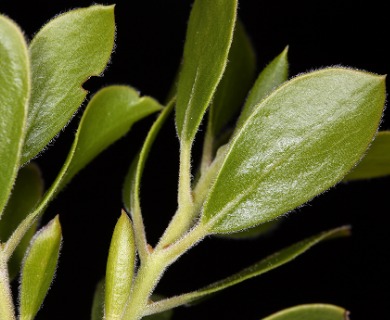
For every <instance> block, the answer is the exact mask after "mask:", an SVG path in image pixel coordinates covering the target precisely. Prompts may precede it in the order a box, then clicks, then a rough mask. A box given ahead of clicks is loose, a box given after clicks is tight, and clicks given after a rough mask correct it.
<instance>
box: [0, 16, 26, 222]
mask: <svg viewBox="0 0 390 320" xmlns="http://www.w3.org/2000/svg"><path fill="white" fill-rule="evenodd" d="M29 77H30V75H29V59H28V51H27V44H26V41H25V40H24V37H23V34H22V32H21V30H20V29H19V27H18V26H17V25H16V24H15V23H14V22H13V21H12V20H10V19H8V18H6V17H4V16H2V15H0V164H1V165H0V186H1V188H0V217H1V214H2V211H3V209H4V207H5V205H6V203H7V200H8V197H9V195H10V192H11V189H12V186H13V184H14V181H15V178H16V175H17V172H18V169H19V162H20V157H21V151H22V146H23V139H24V134H25V123H26V117H27V106H28V99H29V93H30V92H29V90H30V81H29Z"/></svg>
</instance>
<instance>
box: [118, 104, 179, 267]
mask: <svg viewBox="0 0 390 320" xmlns="http://www.w3.org/2000/svg"><path fill="white" fill-rule="evenodd" d="M174 105H175V100H174V99H173V100H171V102H170V103H168V105H167V106H166V107H165V108H164V109H163V110H162V111H161V113H160V115H159V117H158V118H157V120H156V121H155V122H154V123H153V125H152V127H151V128H150V130H149V133H148V135H147V137H146V139H145V142H144V144H143V146H142V149H141V151H140V153H139V154H138V155H137V157H136V158H135V159H134V160H133V162H132V163H131V165H130V168H129V170H128V173H127V175H126V177H125V181H124V184H123V189H122V199H123V203H124V207H125V209H126V210H127V211H128V212H130V213H131V217H132V219H133V226H134V233H135V239H136V244H137V248H138V254H139V257H140V259H141V261H142V259H143V258H144V257H145V256H147V255H148V248H147V245H148V244H147V240H146V235H145V227H144V223H143V219H142V213H141V202H140V186H141V178H142V174H143V170H144V167H145V164H146V161H147V158H148V155H149V152H150V149H151V147H152V145H153V143H154V141H155V139H156V137H157V135H158V133H159V131H160V129H161V127H162V125H163V124H164V123H165V121H166V119H167V118H168V116H169V115H170V114H171V111H172V109H173V107H174Z"/></svg>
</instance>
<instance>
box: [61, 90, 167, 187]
mask: <svg viewBox="0 0 390 320" xmlns="http://www.w3.org/2000/svg"><path fill="white" fill-rule="evenodd" d="M161 108H162V107H161V105H160V104H159V103H158V102H157V101H156V100H154V99H152V98H150V97H139V94H138V92H137V91H135V90H134V89H132V88H131V87H128V86H108V87H105V88H103V89H101V90H99V91H98V92H97V93H96V94H95V95H94V96H93V97H92V99H91V101H90V102H89V104H88V106H87V108H86V110H85V112H84V113H83V116H82V118H81V121H80V125H79V128H78V131H77V134H76V138H75V141H74V143H73V145H72V149H71V151H70V153H69V155H68V158H67V163H68V166H66V168H67V169H66V170H67V171H66V173H65V176H64V178H63V180H62V185H65V184H66V183H68V182H69V181H70V180H71V179H72V178H73V176H74V175H75V174H76V173H78V172H79V171H80V170H81V169H83V168H84V167H85V166H86V165H87V164H88V163H89V162H90V161H92V160H93V159H94V158H95V157H96V156H97V155H98V154H99V153H101V152H102V151H103V150H105V149H106V148H107V147H109V146H110V145H111V144H113V143H114V142H115V141H117V140H118V139H120V138H121V137H123V136H124V135H125V134H126V133H127V132H128V131H129V130H130V129H131V127H132V125H133V124H134V123H135V122H137V121H139V120H141V119H142V118H144V117H146V116H148V115H150V114H152V113H154V112H156V111H159V110H161Z"/></svg>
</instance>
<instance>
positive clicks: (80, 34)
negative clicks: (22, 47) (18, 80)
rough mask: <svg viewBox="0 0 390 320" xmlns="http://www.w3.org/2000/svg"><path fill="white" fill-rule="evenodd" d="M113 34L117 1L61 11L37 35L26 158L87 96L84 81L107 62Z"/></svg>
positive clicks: (34, 49)
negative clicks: (65, 11)
mask: <svg viewBox="0 0 390 320" xmlns="http://www.w3.org/2000/svg"><path fill="white" fill-rule="evenodd" d="M114 36H115V22H114V6H102V5H94V6H91V7H89V8H83V9H77V10H72V11H69V12H67V13H64V14H62V15H59V16H57V17H56V18H54V19H53V20H51V21H50V22H49V23H47V24H46V25H45V26H44V27H43V28H42V29H41V30H40V31H39V32H38V33H37V34H36V36H35V37H34V38H33V40H32V42H31V45H30V56H31V69H32V91H31V92H32V95H31V101H30V107H29V111H28V119H27V136H26V142H25V145H24V149H23V163H25V162H27V161H29V160H30V159H32V158H33V157H35V156H36V155H37V154H38V153H39V152H40V151H41V150H42V149H43V148H44V147H45V146H46V145H47V144H48V143H49V141H50V140H51V139H53V138H54V137H55V135H56V134H57V133H58V132H59V131H60V130H61V129H62V128H63V127H64V126H65V125H66V124H67V123H68V122H69V120H70V118H71V117H72V116H73V114H74V113H75V111H76V110H77V108H78V107H79V106H80V105H81V103H82V102H83V100H84V99H85V97H86V94H87V92H86V91H85V90H84V89H83V88H82V87H81V86H82V84H83V83H84V82H85V81H86V80H87V79H88V78H89V77H91V76H98V75H100V74H101V73H102V72H103V70H104V68H105V67H106V65H107V62H108V60H109V58H110V55H111V51H112V49H113V45H114Z"/></svg>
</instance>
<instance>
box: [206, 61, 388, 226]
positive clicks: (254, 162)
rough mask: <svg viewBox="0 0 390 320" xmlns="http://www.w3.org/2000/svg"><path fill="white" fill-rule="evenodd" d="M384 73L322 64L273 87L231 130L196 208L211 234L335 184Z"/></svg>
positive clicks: (369, 134)
mask: <svg viewBox="0 0 390 320" xmlns="http://www.w3.org/2000/svg"><path fill="white" fill-rule="evenodd" d="M384 101H385V82H384V77H381V76H377V75H373V74H370V73H366V72H360V71H356V70H352V69H343V68H327V69H322V70H319V71H315V72H311V73H308V74H305V75H301V76H299V77H296V78H294V79H293V80H290V81H288V82H286V83H285V84H284V85H282V86H281V87H279V88H278V89H277V90H275V91H273V92H272V93H271V94H270V95H269V96H268V97H267V98H266V99H265V100H263V101H262V102H261V103H260V104H259V105H258V106H257V107H256V110H255V111H254V112H253V113H252V115H251V116H250V117H249V118H248V120H247V121H246V122H245V123H244V124H243V126H242V128H241V129H240V130H239V131H237V132H236V134H235V135H234V138H233V139H232V142H231V143H230V147H229V150H228V151H227V155H226V157H225V160H224V163H223V164H222V166H221V170H220V172H219V174H218V176H217V178H216V182H215V183H214V185H213V187H212V189H211V191H210V193H209V195H208V197H207V199H206V202H205V205H204V211H203V216H202V223H203V224H205V225H207V227H208V228H209V230H210V232H211V233H231V232H235V231H239V230H243V229H245V228H248V227H252V226H255V225H258V224H261V223H264V222H267V221H270V220H273V219H275V218H276V217H278V216H280V215H282V214H285V213H286V212H289V211H290V210H293V209H294V208H296V207H298V206H300V205H302V204H303V203H305V202H307V201H309V200H311V199H312V198H313V197H315V196H316V195H318V194H320V193H322V192H323V191H325V190H327V189H328V188H330V187H332V186H333V185H334V184H336V183H338V182H339V181H340V180H341V179H342V178H343V177H344V176H345V175H346V174H347V173H348V172H349V171H350V169H351V168H352V167H353V166H354V165H355V163H357V162H358V161H359V160H360V158H361V157H362V155H363V154H364V152H365V151H366V149H367V147H368V146H369V144H370V142H371V141H372V139H373V137H374V135H375V133H376V131H377V129H378V125H379V121H380V119H381V116H382V111H383V107H384Z"/></svg>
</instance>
